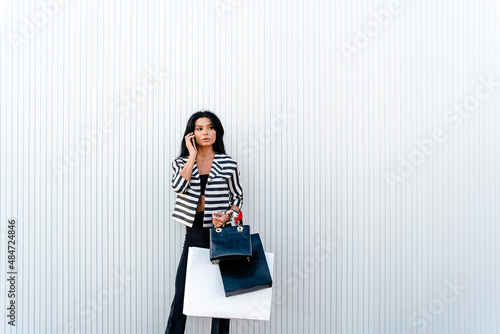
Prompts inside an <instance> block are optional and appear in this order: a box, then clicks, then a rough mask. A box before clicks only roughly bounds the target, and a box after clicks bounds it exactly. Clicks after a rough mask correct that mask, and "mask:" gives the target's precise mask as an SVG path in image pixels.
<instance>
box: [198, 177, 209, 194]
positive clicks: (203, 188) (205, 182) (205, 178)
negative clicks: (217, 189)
mask: <svg viewBox="0 0 500 334" xmlns="http://www.w3.org/2000/svg"><path fill="white" fill-rule="evenodd" d="M208 175H209V174H200V181H201V195H200V196H202V195H205V188H206V185H207V180H208Z"/></svg>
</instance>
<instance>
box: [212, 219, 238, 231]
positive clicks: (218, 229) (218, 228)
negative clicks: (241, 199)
mask: <svg viewBox="0 0 500 334" xmlns="http://www.w3.org/2000/svg"><path fill="white" fill-rule="evenodd" d="M228 223H229V222H227V223H226V224H224V225H222V227H216V228H215V232H217V233H221V232H222V229H223V228H225V227H226V225H227V224H228ZM236 226H238V228H237V230H238V232H240V233H241V232H243V219H240V220H239V222H238V223H236Z"/></svg>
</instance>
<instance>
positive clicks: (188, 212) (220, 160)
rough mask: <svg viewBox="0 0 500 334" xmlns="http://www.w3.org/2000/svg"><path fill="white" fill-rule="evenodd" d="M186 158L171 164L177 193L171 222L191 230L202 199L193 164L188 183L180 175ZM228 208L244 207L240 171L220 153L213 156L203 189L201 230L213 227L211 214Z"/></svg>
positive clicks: (172, 180)
mask: <svg viewBox="0 0 500 334" xmlns="http://www.w3.org/2000/svg"><path fill="white" fill-rule="evenodd" d="M187 160H188V157H179V158H177V159H175V160H174V161H173V162H172V179H171V185H172V188H173V189H174V191H175V192H176V193H177V199H176V201H175V207H174V211H173V213H172V218H173V219H175V220H177V221H179V222H181V223H182V224H185V225H187V226H189V227H192V226H193V221H194V218H195V214H196V207H197V206H198V200H199V198H200V195H201V188H200V174H199V172H198V165H197V164H196V162H195V163H194V167H193V172H192V174H191V179H190V180H189V181H187V180H186V179H185V178H183V177H182V175H181V174H180V172H181V171H182V169H183V168H184V165H185V164H186V162H187ZM231 205H236V206H238V207H239V208H240V210H241V206H242V205H243V188H242V185H241V180H240V170H239V168H238V164H237V162H236V160H234V159H233V158H231V157H230V156H228V155H226V154H222V153H216V154H215V157H214V160H213V162H212V167H211V170H210V174H209V176H208V180H207V184H206V187H205V213H204V217H203V227H213V224H212V213H214V212H224V211H226V210H228V209H229V208H230V207H231Z"/></svg>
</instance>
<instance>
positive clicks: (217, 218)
mask: <svg viewBox="0 0 500 334" xmlns="http://www.w3.org/2000/svg"><path fill="white" fill-rule="evenodd" d="M230 220H231V217H230V216H229V215H226V214H225V213H221V212H216V213H212V224H214V226H215V227H221V226H222V225H224V224H225V223H227V222H228V221H230Z"/></svg>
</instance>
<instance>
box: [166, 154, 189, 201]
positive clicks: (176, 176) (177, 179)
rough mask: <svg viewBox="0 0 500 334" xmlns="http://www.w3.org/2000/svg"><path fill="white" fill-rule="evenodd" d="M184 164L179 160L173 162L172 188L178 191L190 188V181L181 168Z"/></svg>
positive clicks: (181, 191)
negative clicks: (183, 175) (183, 174)
mask: <svg viewBox="0 0 500 334" xmlns="http://www.w3.org/2000/svg"><path fill="white" fill-rule="evenodd" d="M182 168H184V164H180V163H179V161H178V160H174V161H173V162H172V180H171V181H170V183H171V185H172V188H174V191H175V192H176V193H179V194H181V193H185V192H186V191H187V189H188V185H189V181H188V180H186V179H185V178H184V177H182V175H181V170H182Z"/></svg>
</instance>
